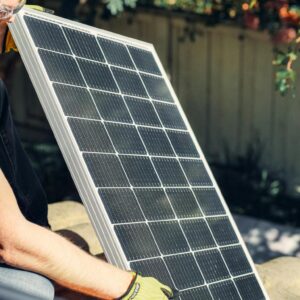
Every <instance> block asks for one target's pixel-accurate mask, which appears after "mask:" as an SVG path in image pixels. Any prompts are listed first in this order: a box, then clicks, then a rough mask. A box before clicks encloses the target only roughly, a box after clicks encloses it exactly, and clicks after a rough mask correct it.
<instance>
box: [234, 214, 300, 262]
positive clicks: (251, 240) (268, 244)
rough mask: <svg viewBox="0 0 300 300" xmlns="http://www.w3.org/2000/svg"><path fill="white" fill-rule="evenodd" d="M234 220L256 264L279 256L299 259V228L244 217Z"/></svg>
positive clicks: (237, 217) (236, 217)
mask: <svg viewBox="0 0 300 300" xmlns="http://www.w3.org/2000/svg"><path fill="white" fill-rule="evenodd" d="M234 218H235V221H236V223H237V226H238V228H239V230H240V232H241V234H242V236H243V238H244V240H245V242H246V244H247V247H248V249H249V251H250V254H251V256H252V258H253V260H254V262H255V263H256V264H261V263H264V262H266V261H269V260H270V259H273V258H276V257H281V256H296V257H300V228H293V227H288V226H281V225H277V224H273V223H270V222H266V221H261V220H257V219H255V218H250V217H244V216H237V215H235V216H234Z"/></svg>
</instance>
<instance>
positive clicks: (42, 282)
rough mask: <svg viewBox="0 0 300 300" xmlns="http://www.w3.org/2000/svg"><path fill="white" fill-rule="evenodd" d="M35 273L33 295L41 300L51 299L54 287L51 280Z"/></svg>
mask: <svg viewBox="0 0 300 300" xmlns="http://www.w3.org/2000/svg"><path fill="white" fill-rule="evenodd" d="M34 275H36V279H35V291H34V293H35V294H34V295H33V296H36V298H38V299H41V300H44V299H45V300H53V299H54V294H55V289H54V286H53V284H52V283H51V281H50V280H49V279H47V278H45V277H43V276H40V275H37V274H34Z"/></svg>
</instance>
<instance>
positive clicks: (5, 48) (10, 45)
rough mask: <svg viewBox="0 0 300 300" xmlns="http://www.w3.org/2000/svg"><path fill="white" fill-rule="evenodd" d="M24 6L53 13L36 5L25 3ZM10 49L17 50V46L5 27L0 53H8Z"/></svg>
mask: <svg viewBox="0 0 300 300" xmlns="http://www.w3.org/2000/svg"><path fill="white" fill-rule="evenodd" d="M25 7H28V8H32V9H34V10H37V11H41V12H50V13H54V12H53V11H51V10H47V9H45V8H44V7H42V6H38V5H25ZM10 51H15V52H17V51H18V48H17V46H16V44H15V41H14V39H13V37H12V35H11V33H10V31H9V30H8V29H7V32H6V35H5V37H4V40H3V45H2V53H8V52H10Z"/></svg>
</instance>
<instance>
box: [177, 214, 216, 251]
mask: <svg viewBox="0 0 300 300" xmlns="http://www.w3.org/2000/svg"><path fill="white" fill-rule="evenodd" d="M181 225H182V228H183V231H184V233H185V235H186V237H187V239H188V241H189V244H190V245H191V248H192V250H194V251H196V250H201V249H207V248H213V247H216V243H215V241H214V239H213V236H212V234H211V232H210V230H209V227H208V226H207V224H206V222H205V221H204V220H203V219H191V220H183V221H181Z"/></svg>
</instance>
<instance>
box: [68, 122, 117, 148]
mask: <svg viewBox="0 0 300 300" xmlns="http://www.w3.org/2000/svg"><path fill="white" fill-rule="evenodd" d="M68 123H69V125H70V127H71V130H72V132H73V134H74V137H75V139H76V140H77V143H78V146H79V148H80V150H81V151H84V152H106V153H112V152H114V148H113V145H112V143H111V141H110V139H109V136H108V134H107V132H106V130H105V127H104V125H103V124H102V123H101V122H100V121H93V120H82V119H74V118H68Z"/></svg>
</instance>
